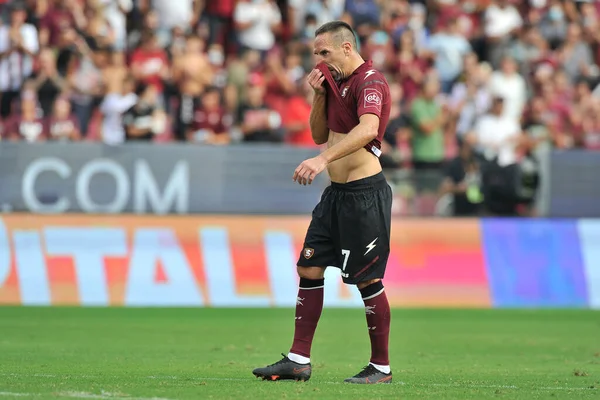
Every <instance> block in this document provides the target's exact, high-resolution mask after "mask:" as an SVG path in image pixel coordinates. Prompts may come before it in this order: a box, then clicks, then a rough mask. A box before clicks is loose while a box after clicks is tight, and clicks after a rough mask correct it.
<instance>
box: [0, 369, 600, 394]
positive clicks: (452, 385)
mask: <svg viewBox="0 0 600 400" xmlns="http://www.w3.org/2000/svg"><path fill="white" fill-rule="evenodd" d="M0 376H12V377H19V376H21V377H39V378H63V377H73V378H94V379H98V378H119V377H120V376H118V375H102V376H100V375H76V374H60V375H59V374H18V373H0ZM145 378H146V379H169V380H179V379H182V380H186V381H214V382H251V381H256V380H257V378H250V377H248V378H216V377H187V376H186V377H180V376H175V375H150V376H146V377H145ZM311 383H314V384H321V385H342V384H344V382H328V381H318V380H313V381H312V382H311ZM392 385H398V386H415V387H445V388H451V387H454V388H469V389H513V390H522V389H528V390H565V391H568V390H599V388H596V387H594V388H590V387H581V386H579V387H567V386H555V387H522V386H521V387H519V386H515V385H485V384H482V385H478V384H460V383H407V382H402V381H395V382H393V383H392ZM0 393H1V392H0ZM98 398H100V397H98ZM106 398H112V399H115V398H116V397H106ZM123 399H129V400H150V399H134V398H131V397H123Z"/></svg>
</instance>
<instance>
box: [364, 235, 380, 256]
mask: <svg viewBox="0 0 600 400" xmlns="http://www.w3.org/2000/svg"><path fill="white" fill-rule="evenodd" d="M377 239H379V237H376V238H375V240H373V241H372V242H371V243H369V244H368V245H367V246H366V247H367V251H366V253H365V254H364V255H365V256H366V255H367V253H368V252H370V251H371V250H373V249H374V248H375V246H377V245H376V244H375V242H376V241H377Z"/></svg>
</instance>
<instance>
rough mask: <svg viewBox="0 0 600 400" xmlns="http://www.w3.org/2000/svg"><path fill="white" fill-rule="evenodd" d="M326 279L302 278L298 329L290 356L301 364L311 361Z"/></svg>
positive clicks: (297, 312)
mask: <svg viewBox="0 0 600 400" xmlns="http://www.w3.org/2000/svg"><path fill="white" fill-rule="evenodd" d="M324 285H325V279H305V278H300V287H299V288H298V298H297V299H296V330H295V332H294V343H293V344H292V348H291V350H290V354H288V358H289V359H290V360H292V361H294V362H297V363H300V364H307V363H309V362H310V347H311V345H312V341H313V336H314V335H315V330H316V329H317V324H318V323H319V318H320V317H321V311H322V310H323V287H324Z"/></svg>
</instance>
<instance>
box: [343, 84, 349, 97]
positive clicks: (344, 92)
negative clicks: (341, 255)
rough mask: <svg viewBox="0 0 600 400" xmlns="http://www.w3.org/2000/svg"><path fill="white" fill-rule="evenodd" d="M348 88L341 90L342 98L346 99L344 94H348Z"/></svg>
mask: <svg viewBox="0 0 600 400" xmlns="http://www.w3.org/2000/svg"><path fill="white" fill-rule="evenodd" d="M349 88H350V86H346V87H345V88H344V89H343V90H342V97H346V93H348V89H349Z"/></svg>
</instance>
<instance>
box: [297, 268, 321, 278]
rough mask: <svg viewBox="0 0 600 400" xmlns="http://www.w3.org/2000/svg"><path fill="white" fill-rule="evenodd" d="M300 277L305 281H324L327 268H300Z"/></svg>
mask: <svg viewBox="0 0 600 400" xmlns="http://www.w3.org/2000/svg"><path fill="white" fill-rule="evenodd" d="M297 270H298V276H299V277H300V278H304V279H323V278H324V277H325V268H321V267H300V266H298V268H297Z"/></svg>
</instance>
